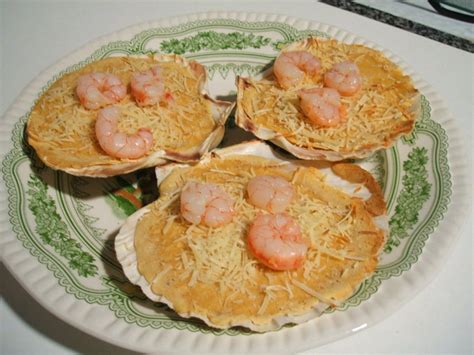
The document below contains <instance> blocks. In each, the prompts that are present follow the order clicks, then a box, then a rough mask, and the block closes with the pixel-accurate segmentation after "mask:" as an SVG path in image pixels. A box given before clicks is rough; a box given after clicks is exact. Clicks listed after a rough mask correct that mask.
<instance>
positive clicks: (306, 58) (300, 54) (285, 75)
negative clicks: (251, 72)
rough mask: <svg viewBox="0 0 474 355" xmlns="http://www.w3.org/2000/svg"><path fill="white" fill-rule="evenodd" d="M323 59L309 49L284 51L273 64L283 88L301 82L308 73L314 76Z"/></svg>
mask: <svg viewBox="0 0 474 355" xmlns="http://www.w3.org/2000/svg"><path fill="white" fill-rule="evenodd" d="M320 69H321V61H320V60H319V59H318V58H317V57H315V56H314V55H312V54H311V53H309V52H307V51H292V52H282V53H280V55H279V56H278V57H277V59H276V60H275V63H274V64H273V72H274V74H275V76H276V78H277V81H278V83H279V84H280V86H281V87H282V88H283V89H288V88H290V87H292V86H295V85H297V84H299V83H300V82H301V81H302V80H303V79H304V77H305V74H306V75H309V76H314V75H316V74H317V73H318V72H319V70H320Z"/></svg>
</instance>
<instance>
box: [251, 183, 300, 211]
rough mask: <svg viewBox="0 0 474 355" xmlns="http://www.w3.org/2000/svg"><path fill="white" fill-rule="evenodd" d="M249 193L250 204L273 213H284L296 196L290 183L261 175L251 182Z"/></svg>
mask: <svg viewBox="0 0 474 355" xmlns="http://www.w3.org/2000/svg"><path fill="white" fill-rule="evenodd" d="M247 193H248V197H249V200H250V203H252V204H253V205H254V206H256V207H259V208H263V209H265V210H267V211H269V212H271V213H278V212H283V211H284V210H285V208H286V207H287V206H288V205H289V204H290V202H291V200H292V198H293V195H294V192H293V187H292V186H291V184H290V183H289V182H288V181H286V180H285V179H283V178H282V177H279V176H270V175H260V176H256V177H254V178H253V179H252V180H250V181H249V183H248V184H247Z"/></svg>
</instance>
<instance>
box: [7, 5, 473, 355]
mask: <svg viewBox="0 0 474 355" xmlns="http://www.w3.org/2000/svg"><path fill="white" fill-rule="evenodd" d="M289 4H290V2H289V1H288V2H284V1H271V2H270V1H259V2H254V1H250V2H247V1H241V2H239V5H238V6H236V5H235V4H233V3H232V2H231V1H224V0H221V1H219V2H215V1H200V2H199V3H198V2H197V1H175V2H158V3H156V2H150V1H145V2H138V1H137V2H135V1H134V2H132V1H122V2H120V3H116V4H112V3H111V2H89V1H87V2H86V1H84V2H57V3H49V2H41V3H39V2H31V3H26V2H23V1H16V2H9V1H3V2H0V16H1V20H0V21H1V22H0V25H1V29H0V33H1V36H0V40H1V46H0V51H1V52H0V54H1V55H0V59H1V77H0V82H1V88H0V90H1V91H0V114H3V113H4V112H5V111H6V110H7V108H8V107H9V106H10V105H11V104H12V103H13V101H14V100H15V98H16V97H17V96H18V95H19V94H20V92H21V90H22V89H23V88H24V87H25V86H27V84H28V83H29V82H30V81H31V80H32V79H33V78H34V77H35V76H37V75H38V73H39V72H40V71H42V70H43V69H45V68H47V67H49V66H50V65H52V64H53V63H54V62H56V61H57V60H58V59H60V58H62V57H63V56H65V55H66V54H68V53H70V52H72V51H73V50H75V49H76V48H78V47H80V46H82V45H83V44H85V43H87V42H88V41H90V40H92V39H94V38H97V37H99V36H101V35H105V34H108V33H111V32H113V31H116V30H118V29H121V28H124V27H127V26H130V25H133V24H136V23H140V22H144V21H149V20H156V19H159V18H164V17H169V16H175V15H183V14H190V13H195V12H204V11H211V10H213V11H217V10H222V11H229V10H239V11H256V12H272V13H281V14H287V15H290V16H294V17H300V18H305V19H310V20H314V21H318V22H324V23H330V24H332V25H335V26H338V27H340V28H343V29H345V30H348V31H350V32H353V33H355V34H357V35H359V36H362V37H365V38H366V39H368V40H370V41H372V42H375V43H378V44H380V45H381V46H383V47H385V48H387V49H389V50H391V51H392V52H393V53H396V54H397V55H398V56H399V57H401V58H403V60H404V61H405V62H407V63H408V64H409V65H410V66H411V67H412V68H413V69H414V70H415V71H416V72H417V73H419V74H420V76H421V77H423V78H424V79H425V80H426V81H427V82H429V83H430V84H431V85H432V86H433V87H434V88H435V89H436V91H438V93H439V94H440V96H441V97H442V98H443V99H444V100H445V103H446V106H447V107H448V109H449V111H450V112H451V113H452V114H453V116H454V117H455V118H456V120H457V122H458V124H459V125H460V126H462V127H464V128H465V129H464V130H463V131H464V134H465V138H466V142H467V143H466V151H467V154H468V155H467V156H466V158H467V159H468V162H469V164H470V171H471V172H472V155H471V153H470V152H471V151H472V138H471V135H472V133H474V132H473V129H472V128H473V125H472V118H473V112H472V103H473V102H474V100H473V82H472V78H473V64H474V61H473V56H472V54H470V53H468V52H465V51H461V50H459V49H456V48H453V47H450V46H447V45H444V44H441V43H439V42H436V41H433V40H430V39H426V38H423V37H421V36H418V35H415V34H412V33H410V32H407V31H404V30H400V29H398V28H395V27H391V26H388V25H384V24H381V23H379V22H376V21H373V20H371V19H368V18H365V17H363V16H360V15H356V14H352V13H350V12H347V11H343V10H340V9H337V8H336V7H333V6H328V5H325V4H321V3H318V2H316V1H293V2H291V5H289ZM448 65H449V67H450V70H446V68H447V66H448ZM467 138H470V140H469V141H468V140H467ZM2 154H4V153H3V152H2ZM468 214H469V215H468V217H471V218H467V219H466V221H465V223H464V224H463V225H462V226H461V229H460V236H459V239H458V241H457V243H456V245H454V247H453V248H452V251H451V253H450V254H449V255H446V259H445V260H444V262H445V264H444V266H443V267H442V269H441V271H440V272H439V274H438V275H437V276H436V277H435V279H434V280H433V281H432V282H431V283H430V284H429V285H428V286H427V287H426V288H424V289H423V290H422V291H421V292H419V293H418V294H417V295H416V296H415V297H413V299H411V300H410V301H409V302H407V303H406V304H405V305H404V306H403V307H401V308H400V309H399V310H398V311H397V312H395V313H394V314H393V315H391V316H390V317H388V318H386V319H385V320H383V321H381V322H379V323H378V324H375V325H373V326H371V327H369V328H368V329H365V330H363V331H360V332H357V333H356V334H354V335H352V336H350V337H347V338H344V339H341V340H338V341H336V342H333V343H330V344H327V345H325V346H322V347H319V348H318V349H313V350H312V351H313V352H314V351H317V352H323V353H342V352H344V353H346V352H357V353H368V352H377V353H400V352H411V353H421V352H423V353H446V352H449V353H456V354H467V353H472V350H473V347H472V340H471V338H472V333H473V329H472V316H473V307H472V299H473V294H472V280H473V278H472V271H473V267H472V255H473V249H472V242H471V234H472V231H473V229H472V219H473V218H472V217H473V214H472V210H470V211H469V212H468ZM421 257H423V256H421ZM460 271H461V272H460ZM0 273H1V276H0V277H1V279H2V282H1V290H2V300H1V305H0V307H1V308H0V309H1V314H0V327H1V328H0V353H2V354H20V353H28V354H72V353H91V354H92V353H115V354H132V353H133V352H130V351H128V350H125V349H122V348H118V347H116V346H114V345H111V344H108V343H105V342H103V341H101V340H99V339H96V338H93V337H91V336H89V335H87V334H85V333H83V332H81V331H80V330H78V329H76V328H73V327H72V326H70V325H68V324H66V323H64V322H63V321H61V320H59V319H58V318H56V317H55V316H53V315H52V314H50V313H48V311H46V310H45V309H43V308H42V307H41V306H40V305H39V304H38V303H37V302H36V301H35V300H33V298H32V297H31V296H30V295H29V294H28V293H27V292H26V291H25V290H24V289H23V288H22V287H21V286H20V284H19V283H18V282H17V281H16V280H15V279H14V278H13V277H12V276H11V274H10V273H9V272H8V271H7V270H6V269H5V268H4V266H3V265H2V266H1V270H0Z"/></svg>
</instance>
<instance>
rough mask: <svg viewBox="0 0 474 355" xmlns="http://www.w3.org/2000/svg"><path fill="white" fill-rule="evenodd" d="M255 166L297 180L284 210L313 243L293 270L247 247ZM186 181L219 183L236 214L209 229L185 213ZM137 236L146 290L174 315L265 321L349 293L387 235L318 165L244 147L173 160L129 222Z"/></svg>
mask: <svg viewBox="0 0 474 355" xmlns="http://www.w3.org/2000/svg"><path fill="white" fill-rule="evenodd" d="M343 170H344V169H343ZM357 171H358V170H357ZM262 174H271V175H278V176H281V177H283V178H285V179H286V180H288V181H291V182H292V183H293V186H294V187H295V190H296V198H295V200H294V201H293V202H292V204H291V205H290V206H289V208H288V213H289V214H290V215H291V216H292V217H293V218H295V219H296V220H297V221H298V223H299V224H300V226H301V228H302V231H303V235H304V237H305V238H306V239H307V240H308V242H309V244H310V249H309V252H308V256H307V260H306V261H305V264H304V265H303V267H301V268H300V269H298V270H295V271H292V272H282V271H274V270H270V269H268V268H267V267H265V266H263V265H261V264H259V263H258V262H257V261H256V260H255V259H254V257H253V256H252V255H251V254H250V253H249V252H248V250H247V248H246V231H247V228H248V225H249V224H250V223H251V221H252V220H253V218H255V216H256V215H257V213H259V212H261V211H260V210H258V209H257V208H255V207H253V206H252V205H251V204H249V203H248V202H247V200H246V195H245V187H246V184H247V182H248V181H249V180H250V179H251V178H252V177H253V176H255V175H262ZM361 175H363V174H361ZM190 180H198V181H205V182H212V183H214V184H219V185H220V186H221V187H222V188H224V189H225V190H226V191H227V192H228V193H229V194H230V195H231V196H232V197H233V198H234V199H235V201H236V206H235V207H236V211H237V215H236V216H235V218H234V220H233V222H232V223H230V224H229V225H226V226H224V227H220V228H214V229H211V228H207V227H204V226H192V225H190V224H189V223H188V222H186V221H185V220H184V219H182V218H181V217H180V212H179V210H180V209H179V194H180V189H181V188H182V187H183V186H184V184H185V183H186V182H187V181H190ZM367 180H370V179H367ZM369 185H370V183H369ZM316 221H317V223H316ZM336 225H337V228H333V227H331V226H336ZM134 236H135V237H134V238H135V252H136V257H137V261H138V266H137V268H138V270H139V272H140V274H141V275H143V277H144V278H145V279H146V280H147V282H148V283H149V284H150V285H151V290H152V292H153V293H154V294H156V295H157V296H159V297H162V299H163V300H165V302H166V303H167V304H169V305H170V306H171V307H172V308H173V309H175V310H176V312H178V313H179V314H180V315H182V316H185V317H189V316H196V317H199V318H201V319H204V320H205V321H206V322H207V323H208V324H210V325H212V326H214V327H218V328H227V327H230V326H235V325H247V326H248V324H253V325H258V326H263V328H262V329H265V325H266V324H268V323H270V322H271V321H272V320H274V319H275V318H278V317H286V316H288V317H289V319H290V320H289V322H291V318H292V317H297V316H299V315H302V314H305V313H306V312H308V311H310V310H311V309H314V308H316V307H321V306H322V305H323V308H324V307H327V306H329V305H332V304H337V303H338V302H340V301H342V300H345V299H347V298H348V297H350V296H351V295H352V294H353V292H354V290H355V289H356V287H357V286H358V285H359V284H360V283H361V282H362V281H363V280H364V279H365V278H367V277H368V276H370V274H371V273H372V272H373V271H374V270H375V267H376V266H377V263H378V254H379V252H380V250H381V248H382V245H383V243H384V232H383V231H382V230H381V229H379V227H377V225H376V223H375V221H374V216H373V214H372V213H370V212H369V210H368V208H367V206H366V205H365V203H364V201H362V200H361V199H360V198H356V197H352V196H349V195H347V194H346V193H344V192H343V191H341V190H340V189H338V188H335V187H333V186H330V185H328V184H327V183H326V182H325V175H324V174H323V173H321V172H320V171H319V170H317V169H316V168H312V167H301V166H300V167H297V166H293V165H290V166H289V165H287V164H286V165H282V164H281V163H280V162H276V161H274V160H269V159H264V158H261V157H256V156H250V155H247V156H237V155H236V156H227V157H219V156H218V155H215V156H214V157H213V158H211V159H209V160H208V161H207V162H205V163H202V162H201V163H200V164H198V165H196V166H194V167H187V168H176V169H174V170H173V171H172V172H171V174H170V175H169V176H168V177H167V178H166V179H165V180H164V181H163V182H162V183H161V185H160V198H159V199H158V200H157V201H156V202H154V203H153V204H152V205H150V206H148V207H147V213H145V214H143V216H142V217H141V218H140V219H139V221H138V223H137V224H136V228H135V232H134ZM236 260H237V261H236ZM301 285H303V288H302V287H301ZM304 287H308V288H309V289H310V293H308V291H307V290H304ZM311 292H314V294H311ZM315 294H317V296H315ZM256 329H260V328H258V327H257V328H256Z"/></svg>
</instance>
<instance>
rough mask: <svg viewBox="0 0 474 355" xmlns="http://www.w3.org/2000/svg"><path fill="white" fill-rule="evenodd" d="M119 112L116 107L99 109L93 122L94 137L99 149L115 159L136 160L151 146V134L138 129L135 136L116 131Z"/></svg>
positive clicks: (147, 130)
mask: <svg viewBox="0 0 474 355" xmlns="http://www.w3.org/2000/svg"><path fill="white" fill-rule="evenodd" d="M119 117H120V110H119V109H118V108H117V107H116V106H109V107H105V108H103V109H101V110H100V111H99V113H98V115H97V120H96V122H95V135H96V137H97V140H98V141H99V145H100V146H101V148H102V149H103V150H104V151H105V152H106V153H107V154H108V155H110V156H112V157H116V158H127V159H137V158H140V157H142V156H143V155H145V154H146V153H147V152H148V151H149V150H150V149H151V147H152V146H153V134H152V133H151V131H150V130H149V129H146V128H140V129H139V130H138V131H137V133H135V134H126V133H124V132H120V131H119V130H118V119H119Z"/></svg>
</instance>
